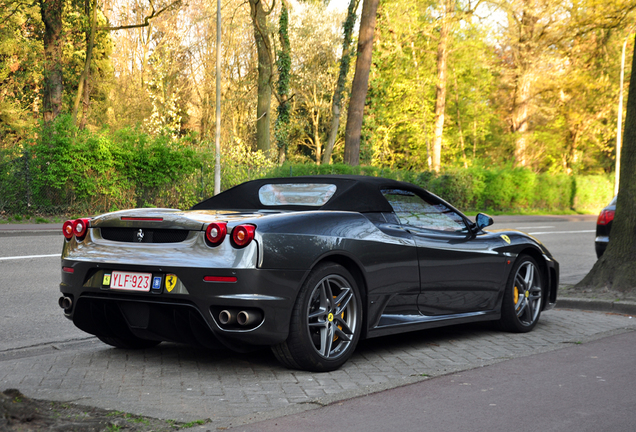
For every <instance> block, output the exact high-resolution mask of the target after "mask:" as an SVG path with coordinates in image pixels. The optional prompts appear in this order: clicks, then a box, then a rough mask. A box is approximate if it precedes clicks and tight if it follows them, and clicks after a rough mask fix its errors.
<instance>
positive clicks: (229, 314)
mask: <svg viewBox="0 0 636 432" xmlns="http://www.w3.org/2000/svg"><path fill="white" fill-rule="evenodd" d="M262 320H263V313H262V312H260V311H258V310H255V309H252V310H242V311H238V312H237V311H236V310H232V309H224V310H222V311H221V312H220V313H219V323H221V325H224V326H232V325H236V324H238V325H239V326H241V327H249V326H252V325H254V324H257V323H260V322H261V321H262Z"/></svg>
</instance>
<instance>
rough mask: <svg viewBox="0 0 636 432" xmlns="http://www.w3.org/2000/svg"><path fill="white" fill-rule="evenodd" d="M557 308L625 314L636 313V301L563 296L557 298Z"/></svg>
mask: <svg viewBox="0 0 636 432" xmlns="http://www.w3.org/2000/svg"><path fill="white" fill-rule="evenodd" d="M556 308H557V309H579V310H587V311H595V312H611V313H617V314H623V315H636V302H633V301H610V300H597V299H585V298H575V297H562V298H559V299H558V300H557V304H556Z"/></svg>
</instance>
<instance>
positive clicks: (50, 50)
mask: <svg viewBox="0 0 636 432" xmlns="http://www.w3.org/2000/svg"><path fill="white" fill-rule="evenodd" d="M39 4H40V13H41V15H42V22H43V23H44V39H43V42H44V100H43V112H44V121H45V122H46V123H48V122H50V121H53V120H55V118H56V117H57V116H58V115H59V114H60V112H62V91H63V89H64V84H63V81H62V43H63V40H62V39H63V34H62V11H63V9H64V0H46V1H45V0H39Z"/></svg>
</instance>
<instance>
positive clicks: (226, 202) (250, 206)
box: [192, 175, 439, 213]
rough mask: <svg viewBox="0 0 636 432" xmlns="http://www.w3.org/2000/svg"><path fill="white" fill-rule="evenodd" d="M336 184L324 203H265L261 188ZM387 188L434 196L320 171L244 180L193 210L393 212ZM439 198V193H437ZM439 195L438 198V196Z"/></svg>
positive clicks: (376, 180) (411, 187) (392, 182)
mask: <svg viewBox="0 0 636 432" xmlns="http://www.w3.org/2000/svg"><path fill="white" fill-rule="evenodd" d="M288 183H294V184H298V183H306V184H333V185H336V187H337V189H336V192H335V193H334V194H333V196H332V197H331V199H329V201H327V202H326V203H325V204H324V205H322V206H319V207H316V206H308V205H277V206H267V205H263V204H262V203H261V201H260V199H259V196H258V192H259V189H260V188H261V187H262V186H263V185H267V184H288ZM384 189H402V190H408V191H412V192H415V193H416V194H418V195H421V196H428V197H431V196H434V195H432V194H430V193H429V192H426V191H425V190H424V189H421V188H419V187H417V186H414V185H412V184H410V183H405V182H401V181H397V180H391V179H386V178H382V177H367V176H357V175H320V176H302V177H284V178H265V179H259V180H252V181H249V182H246V183H242V184H240V185H238V186H235V187H233V188H231V189H228V190H226V191H225V192H222V193H220V194H218V195H216V196H213V197H211V198H208V199H206V200H204V201H201V202H200V203H198V204H195V205H194V206H193V207H192V210H341V211H355V212H360V213H365V212H392V211H393V208H391V205H390V204H389V203H388V202H387V200H386V199H385V198H384V196H383V195H382V190H384ZM435 198H437V197H435ZM437 199H439V198H437Z"/></svg>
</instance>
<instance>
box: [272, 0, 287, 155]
mask: <svg viewBox="0 0 636 432" xmlns="http://www.w3.org/2000/svg"><path fill="white" fill-rule="evenodd" d="M288 26H289V13H288V11H287V6H286V5H285V3H282V5H281V12H280V20H279V29H278V34H279V38H280V44H281V47H282V49H281V50H279V51H278V52H277V55H278V58H277V59H276V67H277V68H278V89H277V91H278V97H279V100H280V104H279V105H278V117H277V118H276V123H275V124H274V135H275V136H276V146H277V147H278V148H279V149H283V150H284V152H285V153H287V148H288V147H289V122H290V109H289V108H290V107H289V103H288V100H287V97H288V95H289V79H290V74H291V53H290V51H291V48H290V46H289V28H288Z"/></svg>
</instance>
